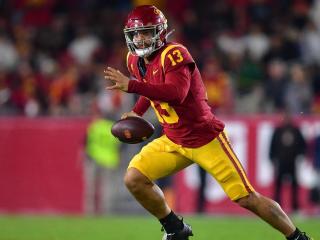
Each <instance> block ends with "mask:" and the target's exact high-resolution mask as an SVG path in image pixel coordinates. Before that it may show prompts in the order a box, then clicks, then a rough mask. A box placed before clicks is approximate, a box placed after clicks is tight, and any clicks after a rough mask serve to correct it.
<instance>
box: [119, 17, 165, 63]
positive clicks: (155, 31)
mask: <svg viewBox="0 0 320 240" xmlns="http://www.w3.org/2000/svg"><path fill="white" fill-rule="evenodd" d="M166 30H167V24H163V23H161V24H158V25H151V26H146V27H133V28H125V29H124V35H125V39H126V42H127V46H128V49H129V51H130V52H131V53H132V54H133V55H136V56H139V57H148V56H150V55H151V54H152V53H153V52H154V51H156V50H158V49H159V48H161V47H162V46H163V45H164V43H165V39H166V38H165V36H166ZM138 33H139V34H142V35H146V34H150V38H146V39H143V40H136V39H134V36H135V35H136V34H138Z"/></svg>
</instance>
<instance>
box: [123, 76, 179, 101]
mask: <svg viewBox="0 0 320 240" xmlns="http://www.w3.org/2000/svg"><path fill="white" fill-rule="evenodd" d="M128 92H130V93H137V94H140V95H142V96H145V97H147V98H149V99H150V100H157V101H163V102H168V103H170V102H180V101H181V98H182V97H181V96H180V94H179V91H178V89H177V87H176V86H175V85H173V84H148V83H144V82H138V81H135V80H131V81H130V82H129V87H128Z"/></svg>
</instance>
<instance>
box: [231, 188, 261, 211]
mask: <svg viewBox="0 0 320 240" xmlns="http://www.w3.org/2000/svg"><path fill="white" fill-rule="evenodd" d="M259 197H260V195H259V194H258V193H256V192H251V193H249V195H247V196H245V197H242V198H240V199H237V200H236V201H235V202H236V203H238V204H239V205H240V206H241V207H243V208H246V209H250V210H251V209H253V208H255V206H256V204H257V203H258V202H259Z"/></svg>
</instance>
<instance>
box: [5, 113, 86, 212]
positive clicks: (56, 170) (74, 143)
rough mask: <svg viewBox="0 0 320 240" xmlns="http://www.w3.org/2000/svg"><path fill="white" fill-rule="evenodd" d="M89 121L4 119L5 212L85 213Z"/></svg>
mask: <svg viewBox="0 0 320 240" xmlns="http://www.w3.org/2000/svg"><path fill="white" fill-rule="evenodd" d="M87 123H88V120H87V119H52V118H50V119H49V118H48V119H45V118H44V119H42V118H41V119H27V118H1V119H0V212H32V213H37V212H42V213H44V212H54V213H81V212H82V211H83V209H82V208H83V203H82V201H83V179H82V178H83V176H82V170H83V169H82V163H81V160H80V159H79V157H78V153H79V151H80V150H81V148H82V144H83V141H84V136H85V129H86V126H87Z"/></svg>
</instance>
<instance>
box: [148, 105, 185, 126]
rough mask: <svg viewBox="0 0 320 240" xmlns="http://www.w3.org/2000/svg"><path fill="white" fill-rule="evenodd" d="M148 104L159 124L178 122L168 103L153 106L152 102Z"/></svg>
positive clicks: (175, 113) (176, 115)
mask: <svg viewBox="0 0 320 240" xmlns="http://www.w3.org/2000/svg"><path fill="white" fill-rule="evenodd" d="M150 102H151V106H152V108H153V109H154V111H155V113H156V115H157V118H158V120H159V122H161V123H167V124H173V123H177V122H178V121H179V117H178V114H177V112H176V111H175V110H174V108H173V107H171V106H170V105H169V104H168V103H165V102H162V103H160V104H155V103H154V102H153V101H150Z"/></svg>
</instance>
